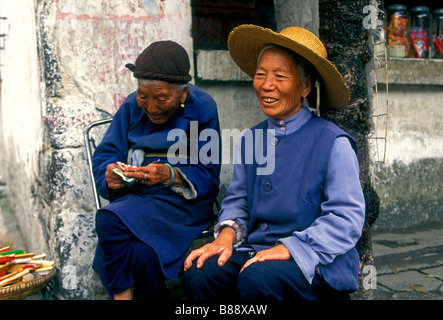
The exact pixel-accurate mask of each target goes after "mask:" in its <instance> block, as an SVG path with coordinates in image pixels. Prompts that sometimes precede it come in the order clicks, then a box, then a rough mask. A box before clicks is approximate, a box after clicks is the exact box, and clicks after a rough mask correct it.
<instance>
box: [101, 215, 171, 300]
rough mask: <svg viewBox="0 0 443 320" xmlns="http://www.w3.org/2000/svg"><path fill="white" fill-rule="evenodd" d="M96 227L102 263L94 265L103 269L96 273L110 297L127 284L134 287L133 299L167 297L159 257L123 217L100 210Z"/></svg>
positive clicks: (127, 287) (122, 289) (126, 287)
mask: <svg viewBox="0 0 443 320" xmlns="http://www.w3.org/2000/svg"><path fill="white" fill-rule="evenodd" d="M96 231H97V236H98V245H99V246H100V249H101V250H100V251H101V253H102V257H100V260H97V259H96V261H100V262H99V263H100V264H102V266H99V268H97V269H101V270H102V271H103V273H104V274H99V275H100V279H101V281H102V282H103V285H104V286H105V288H106V289H107V291H108V293H109V294H110V296H111V298H112V297H113V295H114V294H116V293H120V292H123V291H125V290H126V289H129V288H133V294H134V298H135V299H139V300H159V299H166V298H167V288H166V284H165V277H164V274H163V271H162V268H161V266H160V262H159V259H158V257H157V254H156V253H155V251H154V250H153V249H152V248H151V247H150V246H149V245H147V244H146V243H144V242H142V241H140V240H139V239H138V238H137V237H135V236H134V234H133V233H132V232H131V231H130V230H129V229H128V228H127V227H126V225H125V224H124V223H123V221H122V220H121V219H120V218H119V217H118V216H117V215H115V214H114V213H112V212H110V211H106V210H101V211H99V213H98V214H97V216H96ZM96 258H97V257H96ZM96 261H95V263H96ZM100 267H102V268H100ZM99 273H100V272H99Z"/></svg>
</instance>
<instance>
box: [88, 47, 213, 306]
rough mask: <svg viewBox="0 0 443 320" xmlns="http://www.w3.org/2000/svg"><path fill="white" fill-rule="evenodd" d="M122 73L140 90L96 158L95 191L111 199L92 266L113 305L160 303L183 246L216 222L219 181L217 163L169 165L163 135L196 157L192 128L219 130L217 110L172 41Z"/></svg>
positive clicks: (99, 225)
mask: <svg viewBox="0 0 443 320" xmlns="http://www.w3.org/2000/svg"><path fill="white" fill-rule="evenodd" d="M126 67H128V69H130V70H131V71H132V72H133V75H134V77H135V78H136V79H137V81H138V87H137V91H136V92H134V93H132V94H130V95H129V96H128V97H127V98H126V100H125V101H124V102H123V104H122V105H121V107H120V108H119V110H118V111H117V112H116V114H115V115H114V117H113V120H112V123H111V125H110V127H109V129H108V131H107V133H106V135H105V136H104V138H103V140H102V141H101V143H100V144H99V145H98V147H97V149H96V150H95V153H94V156H93V169H94V176H95V179H96V183H97V187H98V189H99V192H100V194H101V195H102V196H103V197H105V198H107V199H109V200H110V204H109V205H107V206H105V207H102V208H101V209H99V210H98V211H97V214H96V230H97V235H98V245H97V250H96V255H95V259H94V264H93V267H94V270H96V271H97V273H98V274H99V276H100V279H101V280H102V283H103V284H104V286H105V288H106V289H107V291H108V293H109V294H110V296H111V297H112V298H114V299H131V298H132V294H134V298H136V299H143V300H145V299H149V300H151V299H163V298H166V294H167V291H166V286H165V282H164V280H165V278H169V279H176V278H177V276H178V273H179V271H180V268H181V267H182V264H183V261H184V259H185V257H186V255H185V254H186V252H187V250H188V247H189V245H190V244H191V242H192V241H193V240H194V239H195V238H197V237H198V236H199V235H200V234H201V232H202V231H203V230H205V229H207V228H208V227H209V226H210V225H211V224H212V223H213V220H214V214H213V210H212V206H213V203H214V200H215V197H216V196H217V194H218V185H219V174H220V161H205V160H206V159H204V158H201V157H200V158H199V159H189V158H188V159H175V158H174V156H175V154H174V155H172V154H169V153H168V151H169V149H170V147H171V145H173V144H176V141H175V139H174V137H173V139H170V138H169V133H170V132H171V131H172V130H174V132H180V133H182V135H181V138H180V140H179V141H180V143H182V145H183V148H184V149H186V150H187V154H188V155H189V154H191V153H190V152H189V148H191V147H192V148H198V150H197V151H199V150H201V148H202V146H203V142H200V141H191V137H192V136H193V135H192V134H190V131H192V130H194V131H196V132H194V134H195V135H198V134H199V133H200V132H201V131H202V130H212V131H214V132H219V130H220V128H219V121H218V115H217V107H216V104H215V101H214V100H213V99H212V98H211V96H210V95H209V94H207V93H206V92H204V91H203V90H201V89H199V88H198V87H196V86H193V85H192V84H189V83H188V82H189V81H190V79H191V76H190V75H189V70H190V62H189V57H188V54H187V52H186V51H185V49H184V48H183V47H182V46H180V45H179V44H178V43H176V42H173V41H157V42H154V43H152V44H151V45H150V46H148V47H147V48H146V49H145V50H144V51H143V52H142V53H141V54H140V55H139V56H138V57H137V59H136V61H135V65H134V64H128V65H126ZM197 130H198V132H197ZM183 156H185V155H183ZM170 159H172V160H174V161H172V160H170ZM175 160H177V161H175ZM179 160H180V161H179ZM170 162H172V164H171V163H170ZM214 162H216V163H214ZM118 170H120V171H118ZM116 171H117V172H119V173H120V175H119V174H118V173H116ZM121 175H123V176H121ZM125 180H129V183H126V182H125ZM131 180H132V181H131Z"/></svg>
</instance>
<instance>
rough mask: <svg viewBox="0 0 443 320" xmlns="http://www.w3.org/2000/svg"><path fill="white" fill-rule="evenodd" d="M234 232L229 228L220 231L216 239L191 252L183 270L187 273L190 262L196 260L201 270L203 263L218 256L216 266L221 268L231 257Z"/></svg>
mask: <svg viewBox="0 0 443 320" xmlns="http://www.w3.org/2000/svg"><path fill="white" fill-rule="evenodd" d="M234 238H235V231H234V229H232V228H231V227H225V228H223V229H222V231H221V232H220V234H219V235H218V237H217V239H215V240H214V241H213V242H211V243H208V244H207V245H204V246H203V247H201V248H200V249H196V250H193V251H192V252H191V253H190V254H189V255H188V257H187V258H186V260H185V262H184V264H183V265H184V270H185V271H187V270H188V269H189V268H191V266H192V261H194V260H195V259H196V258H198V260H197V268H201V267H202V266H203V264H204V263H205V261H206V260H207V259H209V258H210V257H212V256H214V255H219V258H218V261H217V264H218V265H219V266H220V267H221V266H223V265H224V264H225V262H226V261H228V259H229V258H230V257H231V255H232V250H233V249H232V248H233V244H234Z"/></svg>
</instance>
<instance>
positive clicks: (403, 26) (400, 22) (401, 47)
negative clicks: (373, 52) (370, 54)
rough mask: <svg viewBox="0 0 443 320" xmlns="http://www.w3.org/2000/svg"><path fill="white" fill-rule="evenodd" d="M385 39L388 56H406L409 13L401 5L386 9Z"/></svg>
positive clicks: (407, 50)
mask: <svg viewBox="0 0 443 320" xmlns="http://www.w3.org/2000/svg"><path fill="white" fill-rule="evenodd" d="M387 14H388V17H387V20H388V24H387V28H386V39H387V46H388V56H389V57H396V58H404V57H407V56H408V52H409V43H408V38H407V30H408V23H409V13H408V11H407V8H406V6H405V5H403V4H393V5H390V6H389V7H388V9H387Z"/></svg>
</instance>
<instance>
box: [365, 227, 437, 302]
mask: <svg viewBox="0 0 443 320" xmlns="http://www.w3.org/2000/svg"><path fill="white" fill-rule="evenodd" d="M372 242H373V254H374V266H375V268H376V277H377V281H376V283H377V287H376V289H374V290H373V299H375V300H443V225H436V226H434V227H433V228H428V229H421V230H417V229H416V230H405V231H403V232H395V233H394V232H390V233H374V234H373V236H372Z"/></svg>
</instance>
